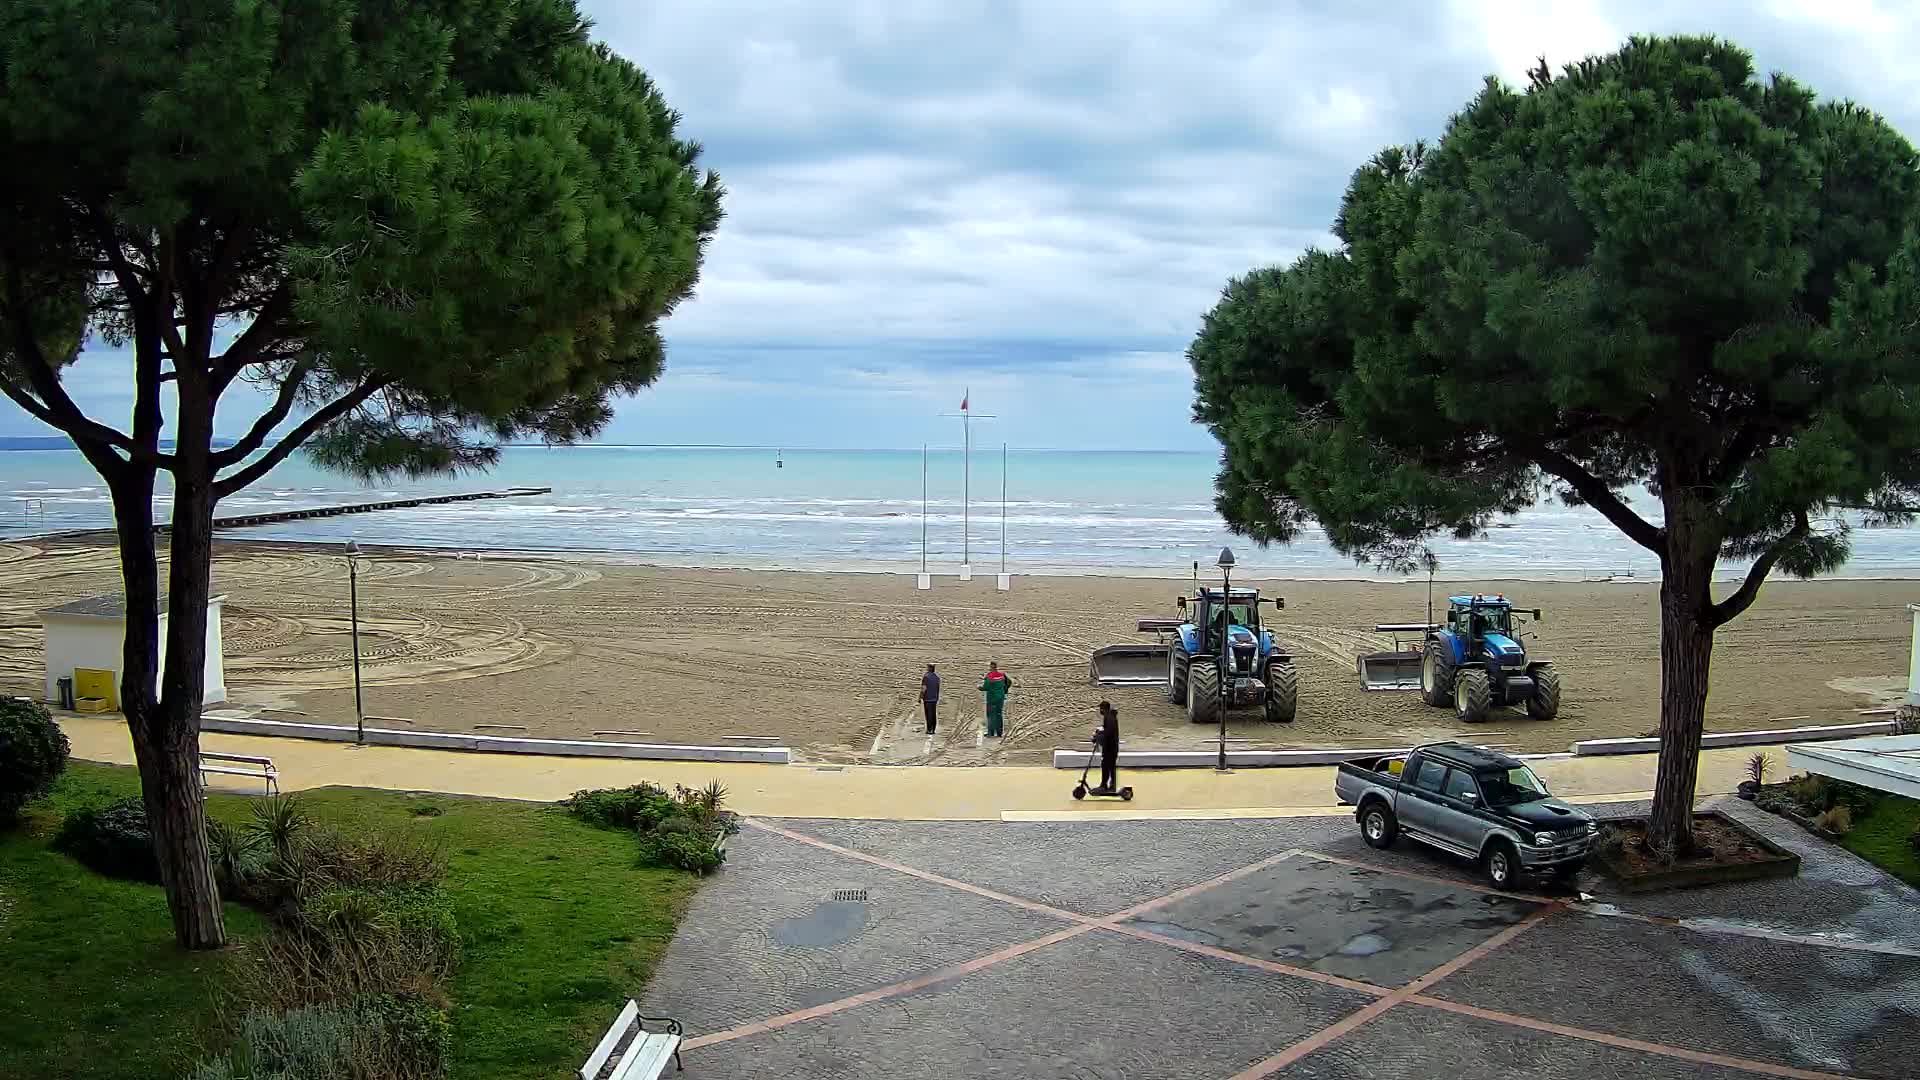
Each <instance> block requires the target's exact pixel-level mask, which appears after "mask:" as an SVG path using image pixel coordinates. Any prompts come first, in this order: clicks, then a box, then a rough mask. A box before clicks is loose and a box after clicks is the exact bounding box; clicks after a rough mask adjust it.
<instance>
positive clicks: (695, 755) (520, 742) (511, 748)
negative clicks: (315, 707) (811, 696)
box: [200, 715, 793, 765]
mask: <svg viewBox="0 0 1920 1080" xmlns="http://www.w3.org/2000/svg"><path fill="white" fill-rule="evenodd" d="M200 730H202V731H217V732H222V733H225V734H228V735H267V736H282V737H287V738H294V739H321V740H325V741H327V742H353V741H354V737H355V731H354V729H353V728H351V727H346V726H343V725H337V724H295V723H292V722H290V721H286V720H251V719H249V720H242V719H238V718H234V717H225V716H205V715H203V716H201V718H200ZM366 732H367V740H366V741H367V745H369V746H416V747H421V748H424V749H430V750H474V751H480V752H483V753H504V754H553V755H557V756H561V757H612V758H636V759H640V760H647V761H745V762H754V763H758V764H762V765H786V764H789V763H790V762H792V760H793V751H792V750H790V749H789V748H787V747H784V746H683V745H679V744H676V743H609V742H594V741H591V740H586V739H525V738H513V737H509V736H504V735H467V734H463V733H460V732H451V731H394V730H391V729H388V728H368V729H366Z"/></svg>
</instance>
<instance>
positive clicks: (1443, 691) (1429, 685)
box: [1420, 641, 1453, 709]
mask: <svg viewBox="0 0 1920 1080" xmlns="http://www.w3.org/2000/svg"><path fill="white" fill-rule="evenodd" d="M1420 696H1421V697H1423V698H1425V699H1426V700H1427V704H1429V705H1431V706H1433V707H1434V708H1436V709H1444V708H1446V707H1447V706H1449V705H1451V704H1453V664H1452V662H1451V659H1450V658H1449V657H1448V656H1447V655H1446V653H1445V652H1443V651H1442V649H1441V646H1440V643H1439V642H1437V641H1429V642H1427V651H1426V654H1425V655H1424V656H1422V657H1421V658H1420Z"/></svg>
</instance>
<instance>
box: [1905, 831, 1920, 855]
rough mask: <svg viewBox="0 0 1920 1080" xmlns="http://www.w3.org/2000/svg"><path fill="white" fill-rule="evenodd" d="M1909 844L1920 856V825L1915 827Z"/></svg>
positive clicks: (1908, 839) (1908, 840) (1909, 838)
mask: <svg viewBox="0 0 1920 1080" xmlns="http://www.w3.org/2000/svg"><path fill="white" fill-rule="evenodd" d="M1907 843H1908V845H1909V846H1911V847H1912V848H1913V851H1914V854H1916V855H1920V824H1916V825H1914V827H1913V832H1912V834H1910V835H1909V836H1908V837H1907Z"/></svg>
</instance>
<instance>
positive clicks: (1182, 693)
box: [1167, 647, 1187, 705]
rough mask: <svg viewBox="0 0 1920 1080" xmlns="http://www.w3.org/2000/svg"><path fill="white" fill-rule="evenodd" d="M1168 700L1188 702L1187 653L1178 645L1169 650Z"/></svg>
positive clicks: (1183, 703) (1179, 702)
mask: <svg viewBox="0 0 1920 1080" xmlns="http://www.w3.org/2000/svg"><path fill="white" fill-rule="evenodd" d="M1167 700H1168V701H1171V702H1173V703H1174V704H1175V705H1185V704H1186V703H1187V654H1186V653H1184V652H1181V651H1180V649H1179V648H1177V647H1176V648H1173V649H1170V650H1168V652H1167Z"/></svg>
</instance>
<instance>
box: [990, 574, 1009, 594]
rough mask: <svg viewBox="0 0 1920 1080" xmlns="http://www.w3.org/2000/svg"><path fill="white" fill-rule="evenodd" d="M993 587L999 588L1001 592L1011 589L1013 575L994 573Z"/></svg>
mask: <svg viewBox="0 0 1920 1080" xmlns="http://www.w3.org/2000/svg"><path fill="white" fill-rule="evenodd" d="M994 588H996V589H999V590H1000V591H1001V592H1008V591H1011V590H1012V588H1013V575H1012V574H998V575H996V576H995V578H994Z"/></svg>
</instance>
